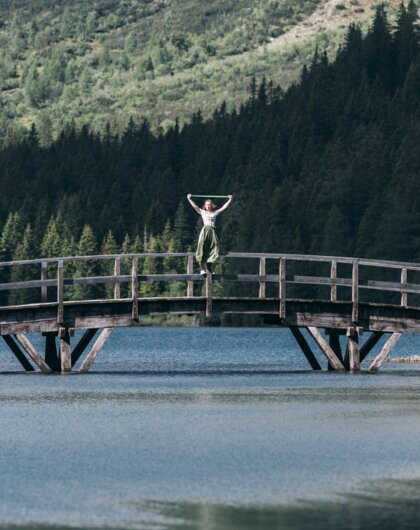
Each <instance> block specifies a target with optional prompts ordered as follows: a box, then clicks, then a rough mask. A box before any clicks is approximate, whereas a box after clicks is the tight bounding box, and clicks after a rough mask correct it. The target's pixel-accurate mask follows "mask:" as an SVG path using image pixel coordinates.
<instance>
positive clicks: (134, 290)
mask: <svg viewBox="0 0 420 530" xmlns="http://www.w3.org/2000/svg"><path fill="white" fill-rule="evenodd" d="M138 291H139V279H138V258H133V263H132V267H131V299H132V302H133V304H132V309H131V318H132V319H133V320H138V318H139V300H138Z"/></svg>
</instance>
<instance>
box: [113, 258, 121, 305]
mask: <svg viewBox="0 0 420 530" xmlns="http://www.w3.org/2000/svg"><path fill="white" fill-rule="evenodd" d="M120 274H121V258H115V260H114V276H119V275H120ZM119 298H121V284H120V282H115V283H114V300H118V299H119Z"/></svg>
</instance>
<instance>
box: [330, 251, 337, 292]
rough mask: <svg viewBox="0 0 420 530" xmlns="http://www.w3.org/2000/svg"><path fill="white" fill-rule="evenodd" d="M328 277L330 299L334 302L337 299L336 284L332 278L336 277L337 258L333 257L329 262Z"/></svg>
mask: <svg viewBox="0 0 420 530" xmlns="http://www.w3.org/2000/svg"><path fill="white" fill-rule="evenodd" d="M330 279H331V292H330V300H331V302H336V301H337V286H336V285H335V284H334V280H335V279H337V260H335V259H333V260H332V262H331V273H330Z"/></svg>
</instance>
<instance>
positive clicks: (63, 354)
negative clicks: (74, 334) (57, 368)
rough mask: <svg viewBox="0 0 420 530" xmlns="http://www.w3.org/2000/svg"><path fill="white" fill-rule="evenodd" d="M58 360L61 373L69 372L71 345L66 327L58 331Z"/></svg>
mask: <svg viewBox="0 0 420 530" xmlns="http://www.w3.org/2000/svg"><path fill="white" fill-rule="evenodd" d="M60 360H61V373H68V372H71V347H70V333H69V330H68V329H67V328H64V329H63V332H62V333H60Z"/></svg>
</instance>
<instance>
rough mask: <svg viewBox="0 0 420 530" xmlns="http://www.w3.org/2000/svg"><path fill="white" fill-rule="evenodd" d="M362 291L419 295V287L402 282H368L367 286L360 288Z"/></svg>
mask: <svg viewBox="0 0 420 530" xmlns="http://www.w3.org/2000/svg"><path fill="white" fill-rule="evenodd" d="M360 287H361V288H364V289H372V290H379V291H391V292H397V293H402V292H404V293H413V294H420V285H419V284H416V283H405V284H403V283H402V282H401V283H399V282H380V281H376V280H369V281H368V282H367V286H364V285H363V286H360Z"/></svg>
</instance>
